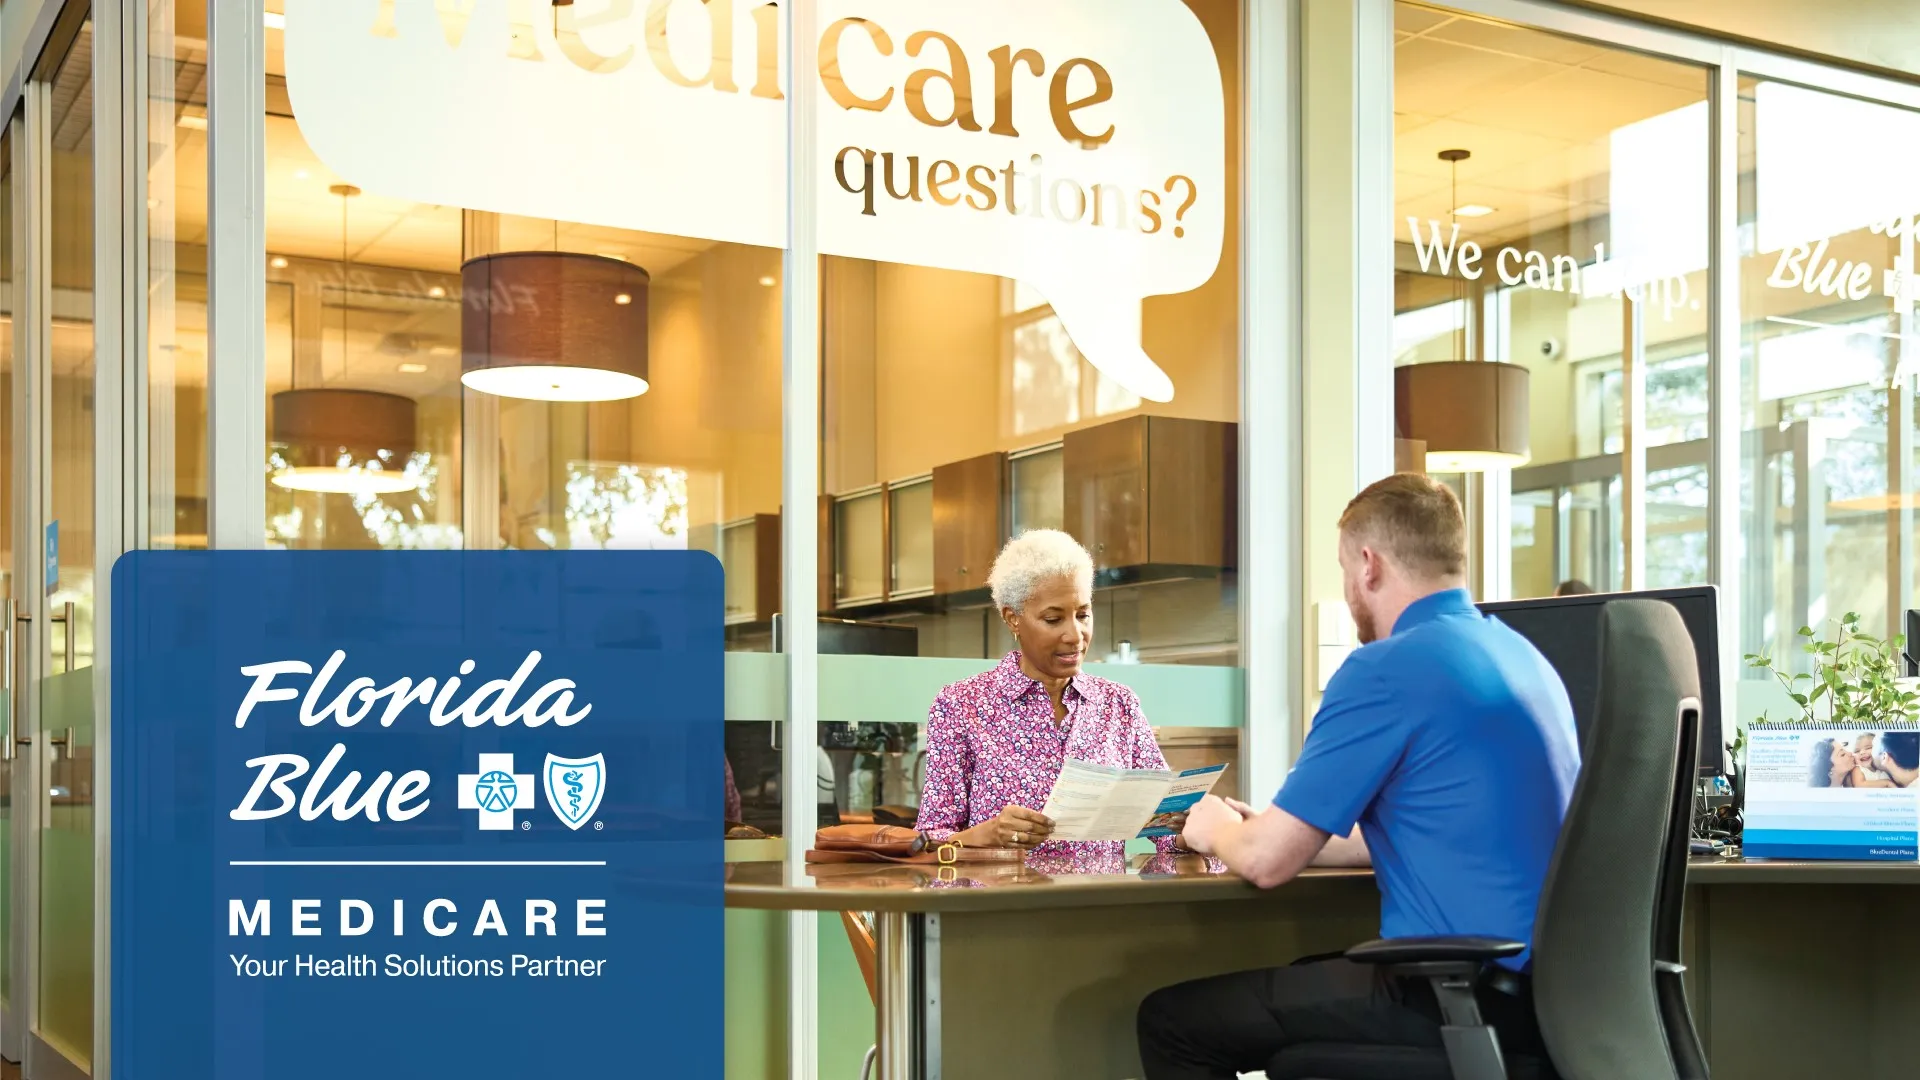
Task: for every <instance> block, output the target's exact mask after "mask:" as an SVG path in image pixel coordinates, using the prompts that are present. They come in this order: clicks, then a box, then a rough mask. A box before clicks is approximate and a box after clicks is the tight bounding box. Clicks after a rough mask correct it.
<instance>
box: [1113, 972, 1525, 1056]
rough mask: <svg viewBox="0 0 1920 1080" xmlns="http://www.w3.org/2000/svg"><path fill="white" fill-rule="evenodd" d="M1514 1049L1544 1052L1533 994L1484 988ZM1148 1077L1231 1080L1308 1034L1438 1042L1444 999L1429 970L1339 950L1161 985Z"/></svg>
mask: <svg viewBox="0 0 1920 1080" xmlns="http://www.w3.org/2000/svg"><path fill="white" fill-rule="evenodd" d="M1477 996H1478V998H1479V1002H1480V1015H1481V1017H1482V1019H1484V1020H1485V1021H1486V1022H1488V1023H1490V1024H1492V1025H1493V1026H1494V1028H1495V1030H1496V1031H1498V1032H1499V1035H1500V1045H1501V1047H1502V1049H1503V1050H1504V1051H1505V1052H1507V1053H1508V1054H1532V1055H1541V1043H1540V1028H1539V1024H1538V1022H1537V1021H1536V1020H1535V1019H1534V1015H1533V1006H1532V1001H1531V999H1530V998H1529V997H1527V996H1524V995H1523V996H1515V995H1512V994H1507V993H1504V992H1501V991H1498V990H1493V989H1482V990H1480V991H1479V993H1478V995H1477ZM1138 1029H1139V1038H1140V1061H1141V1064H1142V1065H1143V1066H1145V1069H1146V1080H1234V1077H1235V1076H1236V1075H1237V1074H1239V1073H1243V1072H1257V1071H1259V1070H1261V1069H1264V1068H1266V1065H1267V1062H1268V1061H1269V1060H1270V1059H1272V1057H1273V1056H1274V1055H1275V1054H1277V1053H1279V1052H1280V1051H1281V1050H1284V1049H1286V1048H1287V1047H1290V1046H1296V1045H1299V1044H1301V1043H1314V1042H1337V1043H1369V1044H1374V1045H1381V1046H1418V1047H1432V1048H1436V1049H1437V1048H1439V1047H1440V1046H1441V1041H1440V1006H1439V1003H1438V1002H1437V1001H1435V1000H1434V996H1433V988H1432V986H1431V985H1430V984H1428V983H1427V981H1426V980H1424V979H1400V978H1396V977H1394V976H1390V975H1387V974H1384V973H1383V972H1382V971H1381V970H1380V969H1379V968H1378V967H1375V966H1373V965H1370V964H1356V963H1354V962H1353V961H1351V960H1347V959H1344V958H1342V957H1340V956H1338V955H1335V956H1331V957H1308V958H1306V959H1303V960H1300V961H1297V962H1295V963H1294V964H1293V965H1292V966H1291V967H1282V968H1266V969H1263V970H1259V971H1242V972H1239V973H1237V974H1234V975H1219V976H1215V977H1213V978H1210V979H1198V980H1195V981H1193V982H1188V983H1181V984H1179V985H1178V986H1169V987H1167V988H1165V989H1163V990H1156V991H1154V992H1153V993H1152V994H1150V995H1148V997H1147V999H1146V1000H1145V1001H1143V1002H1141V1004H1140V1014H1139V1020H1138Z"/></svg>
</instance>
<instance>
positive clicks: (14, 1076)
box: [0, 1060, 20, 1080]
mask: <svg viewBox="0 0 1920 1080" xmlns="http://www.w3.org/2000/svg"><path fill="white" fill-rule="evenodd" d="M0 1080H20V1066H19V1065H18V1064H16V1063H14V1062H11V1061H4V1060H0Z"/></svg>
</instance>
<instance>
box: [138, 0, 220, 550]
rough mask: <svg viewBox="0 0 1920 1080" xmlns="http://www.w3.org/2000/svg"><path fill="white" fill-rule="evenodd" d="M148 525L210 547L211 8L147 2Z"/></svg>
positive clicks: (153, 531)
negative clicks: (208, 229)
mask: <svg viewBox="0 0 1920 1080" xmlns="http://www.w3.org/2000/svg"><path fill="white" fill-rule="evenodd" d="M146 49H147V88H146V95H147V98H146V108H147V147H148V151H147V157H146V160H145V162H144V163H143V164H144V165H145V169H146V187H147V201H146V218H147V233H146V250H147V280H146V314H147V333H146V341H147V402H148V407H147V425H148V426H147V485H148V497H147V525H146V532H147V537H148V541H149V543H150V545H151V546H152V547H154V548H159V549H167V548H183V549H186V548H204V547H206V546H207V478H208V472H207V5H206V0H147V41H146Z"/></svg>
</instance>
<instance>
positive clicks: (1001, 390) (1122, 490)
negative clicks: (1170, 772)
mask: <svg viewBox="0 0 1920 1080" xmlns="http://www.w3.org/2000/svg"><path fill="white" fill-rule="evenodd" d="M1187 7H1188V9H1189V10H1190V11H1191V12H1192V14H1193V15H1194V16H1195V17H1196V18H1197V19H1198V20H1199V22H1200V24H1202V25H1203V26H1204V28H1205V31H1206V34H1207V36H1208V38H1209V40H1210V41H1211V43H1212V46H1213V53H1214V57H1213V59H1214V61H1215V62H1216V63H1217V65H1218V67H1219V71H1220V76H1221V83H1220V89H1221V93H1222V94H1223V95H1224V102H1225V110H1224V117H1223V118H1224V132H1223V134H1224V138H1225V143H1226V147H1227V149H1226V157H1227V161H1228V163H1229V168H1228V169H1227V172H1226V175H1227V177H1229V179H1228V180H1227V181H1226V185H1225V190H1224V191H1222V192H1219V193H1215V192H1205V193H1204V197H1205V198H1207V199H1209V200H1211V199H1212V198H1214V197H1215V196H1216V194H1218V195H1219V196H1222V197H1223V202H1222V203H1221V205H1222V206H1224V207H1226V208H1227V209H1226V212H1225V215H1226V221H1225V236H1226V237H1227V240H1226V245H1225V249H1224V250H1223V252H1222V254H1221V256H1220V258H1219V262H1218V265H1217V267H1215V268H1214V269H1213V271H1212V274H1211V276H1210V279H1208V280H1206V281H1205V283H1204V284H1202V285H1200V286H1199V287H1198V288H1194V289H1191V290H1190V291H1186V292H1182V293H1178V294H1175V295H1168V296H1149V297H1147V298H1146V300H1145V301H1144V303H1143V304H1142V305H1141V309H1140V314H1139V324H1138V332H1137V333H1131V331H1130V334H1129V338H1128V341H1129V343H1130V344H1131V345H1134V346H1137V347H1139V348H1141V349H1144V351H1145V352H1146V353H1147V355H1148V356H1150V357H1151V358H1152V360H1153V361H1154V362H1155V363H1156V364H1157V365H1158V366H1160V367H1161V368H1162V369H1163V370H1164V371H1165V373H1166V375H1167V377H1168V378H1170V379H1171V382H1172V398H1171V400H1170V401H1156V400H1151V399H1150V398H1149V396H1147V394H1144V393H1142V390H1143V389H1148V388H1147V387H1144V386H1142V385H1141V384H1140V383H1139V382H1138V380H1137V379H1134V380H1132V381H1131V382H1130V378H1131V377H1130V375H1129V374H1128V371H1127V370H1126V369H1125V368H1124V367H1123V366H1121V365H1119V364H1117V363H1116V362H1115V359H1114V356H1113V350H1111V349H1106V348H1103V343H1101V342H1090V341H1088V340H1086V339H1084V338H1082V337H1076V325H1075V323H1074V320H1073V319H1072V318H1071V317H1070V314H1071V313H1070V312H1069V311H1068V310H1067V309H1066V307H1065V304H1064V303H1056V302H1064V301H1067V300H1072V299H1074V298H1072V297H1051V296H1048V295H1047V290H1046V289H1045V288H1044V287H1043V286H1042V284H1041V283H1040V281H1039V280H1038V277H1037V275H1036V280H1023V279H1022V278H1021V277H1019V276H1018V275H1011V276H996V275H993V274H986V273H976V272H966V271H962V270H956V269H944V268H940V267H939V266H938V265H937V264H938V262H939V261H940V258H941V254H942V253H939V252H935V253H930V254H929V255H928V262H929V263H933V264H935V265H910V264H906V263H900V262H886V261H867V260H856V259H845V258H832V257H830V258H827V259H824V260H823V267H822V270H823V273H822V281H823V289H822V292H823V295H822V310H823V338H824V347H823V354H822V370H821V414H822V416H823V418H824V426H823V436H822V437H823V440H824V445H823V451H824V452H823V456H822V461H821V472H820V478H821V491H822V492H823V496H824V498H825V499H826V500H827V501H828V503H829V509H828V511H827V512H826V513H825V514H824V515H823V521H824V522H825V528H824V529H823V532H822V536H821V558H822V561H823V563H824V564H825V565H827V566H830V567H832V568H833V573H832V587H831V588H830V589H829V588H824V587H823V612H822V614H823V616H825V618H824V619H823V621H822V624H821V636H820V650H821V653H822V654H823V655H822V656H821V660H820V664H821V679H820V685H821V688H822V690H821V700H820V721H821V739H822V745H823V748H824V752H825V755H826V758H827V759H828V760H827V761H826V762H824V763H823V765H822V773H823V790H822V800H823V804H822V814H821V817H822V820H823V821H834V820H846V821H858V820H891V818H888V817H886V815H889V814H891V815H899V816H901V817H903V818H904V819H905V820H908V821H910V820H911V816H912V814H913V813H914V810H915V808H916V806H917V804H918V801H919V795H920V790H919V788H920V777H919V767H920V764H921V761H922V759H923V758H924V754H922V753H921V749H922V747H921V743H920V733H921V727H922V725H923V724H924V721H925V720H926V716H927V710H928V707H929V706H930V705H931V703H932V701H933V698H934V695H935V694H936V693H937V692H938V691H939V689H940V687H941V686H942V685H944V684H946V683H950V682H953V681H956V680H958V679H960V678H963V677H966V676H970V675H973V674H975V673H977V672H979V671H982V670H984V669H985V668H987V667H988V666H990V665H992V664H993V663H995V662H997V661H998V660H999V659H1000V658H1001V657H1002V656H1003V655H1004V654H1005V653H1007V652H1008V651H1009V650H1010V649H1012V648H1013V647H1014V641H1013V639H1012V637H1011V636H1010V635H1009V634H1008V632H1007V630H1006V628H1005V626H1004V625H1003V623H1002V621H1001V619H1000V617H999V614H998V612H997V610H996V609H995V607H994V605H993V602H992V600H991V598H990V596H989V594H988V590H987V588H986V585H987V575H988V571H989V570H990V568H991V566H992V562H993V558H994V556H995V555H996V554H997V553H998V551H999V549H1000V547H1001V545H1002V544H1003V543H1005V542H1006V541H1007V540H1008V539H1009V538H1011V537H1013V536H1016V535H1018V534H1019V533H1021V532H1024V531H1026V530H1028V529H1033V528H1057V529H1064V530H1065V531H1067V532H1068V533H1070V534H1071V535H1073V536H1074V537H1075V538H1076V539H1078V540H1079V541H1080V542H1081V543H1083V544H1084V545H1085V546H1086V547H1087V548H1088V549H1089V551H1090V552H1092V554H1093V556H1094V560H1095V563H1096V566H1097V568H1098V574H1097V577H1096V587H1095V592H1094V603H1093V627H1094V630H1093V635H1094V636H1093V643H1092V647H1091V649H1090V651H1089V653H1088V657H1087V659H1088V661H1089V662H1090V667H1089V670H1090V671H1092V672H1093V673H1095V674H1099V675H1102V676H1105V677H1108V678H1113V679H1116V680H1118V681H1120V682H1122V683H1126V684H1128V685H1130V686H1132V687H1134V688H1135V690H1136V691H1137V692H1138V693H1140V695H1141V697H1142V699H1143V701H1144V702H1145V704H1146V706H1147V711H1148V719H1149V721H1150V722H1151V723H1154V724H1156V725H1165V726H1167V727H1170V728H1179V729H1183V730H1196V729H1197V727H1198V726H1199V725H1213V726H1215V727H1216V728H1220V729H1227V730H1224V731H1221V732H1219V734H1218V735H1216V736H1214V737H1213V738H1214V742H1215V743H1221V740H1222V739H1224V740H1225V742H1224V743H1221V745H1218V746H1214V745H1212V744H1206V740H1205V739H1204V738H1202V739H1197V740H1196V745H1201V744H1205V745H1203V746H1202V748H1201V749H1197V750H1195V751H1194V752H1195V753H1197V754H1200V755H1203V756H1204V755H1208V754H1212V755H1215V756H1213V757H1210V758H1209V760H1219V756H1220V755H1230V756H1235V757H1237V754H1238V750H1237V746H1238V739H1237V733H1236V732H1233V731H1232V730H1231V728H1233V727H1237V726H1238V724H1239V723H1240V718H1239V716H1238V715H1237V713H1235V712H1234V711H1233V707H1232V703H1233V702H1235V701H1237V700H1238V697H1237V690H1236V688H1237V687H1238V685H1239V679H1240V670H1239V666H1240V665H1241V664H1242V662H1243V661H1242V657H1241V655H1240V649H1239V601H1238V598H1237V588H1236V568H1237V565H1238V557H1239V556H1238V553H1237V551H1236V550H1235V547H1236V541H1237V521H1238V502H1239V494H1238V480H1237V471H1236V462H1235V460H1234V452H1233V448H1234V447H1235V446H1236V445H1237V441H1238V434H1237V432H1238V425H1239V423H1240V419H1241V412H1240V400H1239V389H1238V388H1239V381H1240V380H1239V359H1238V352H1239V348H1238V315H1239V300H1238V295H1237V293H1238V287H1239V286H1238V271H1237V255H1236V253H1235V239H1234V238H1235V235H1236V232H1237V229H1238V223H1237V220H1236V216H1237V215H1236V211H1235V209H1234V208H1235V207H1236V206H1237V194H1236V187H1237V185H1236V182H1235V179H1233V178H1234V177H1235V173H1234V171H1233V168H1232V167H1231V162H1232V161H1233V160H1235V159H1236V157H1237V155H1238V146H1237V142H1238V131H1239V127H1238V119H1237V110H1238V96H1239V95H1238V77H1237V71H1238V59H1239V13H1238V5H1236V4H1234V3H1230V2H1226V0H1188V2H1187ZM851 40H852V37H851V35H850V36H849V37H848V41H851ZM1080 47H1083V48H1089V49H1091V48H1093V46H1092V45H1086V46H1080ZM851 48H852V46H851V45H843V46H842V49H843V51H850V50H851ZM1046 55H1047V56H1048V58H1049V59H1051V58H1052V57H1053V52H1052V50H1048V51H1047V53H1046ZM1088 55H1090V56H1093V57H1095V58H1096V59H1098V58H1099V56H1100V54H1099V53H1098V52H1092V53H1089V54H1088ZM1074 63H1077V64H1085V63H1087V62H1086V61H1074ZM865 77H867V78H869V79H871V78H872V77H873V76H865ZM982 77H984V76H982V75H980V74H976V75H975V78H976V80H977V79H979V78H982ZM850 81H851V80H850ZM1089 81H1090V82H1091V80H1089ZM942 85H943V84H942V83H941V82H940V81H938V80H936V81H933V82H931V83H929V84H927V86H926V90H925V92H926V99H925V104H924V106H922V107H923V108H924V109H925V110H927V111H929V112H930V113H931V114H932V115H933V116H935V117H939V116H945V115H948V113H949V112H950V111H951V110H953V109H954V108H956V107H963V108H964V107H966V103H965V102H961V103H959V105H958V106H956V104H955V102H954V100H953V97H952V94H951V93H950V92H948V91H947V90H942V89H940V87H941V86H942ZM945 85H948V86H950V85H951V84H950V83H948V84H945ZM976 85H977V83H976ZM1036 86H1037V84H1036ZM1026 92H1027V88H1025V87H1022V88H1021V89H1020V91H1019V93H1020V95H1022V96H1020V97H1018V98H1017V100H1016V101H1015V102H1014V103H1013V105H1014V108H1015V109H1016V110H1019V109H1024V108H1026V107H1027V106H1028V100H1027V98H1026V97H1025V96H1024V95H1025V94H1026ZM1033 92H1034V94H1035V95H1037V97H1036V98H1035V100H1034V106H1035V109H1036V114H1039V110H1041V109H1044V107H1045V105H1046V101H1045V94H1044V92H1043V88H1040V89H1035V90H1034V91H1033ZM1057 93H1058V91H1056V94H1057ZM936 99H938V100H936ZM1196 104H1198V103H1196ZM973 107H976V108H981V109H984V108H986V106H985V105H984V104H980V99H978V98H976V99H975V104H974V106H973ZM1109 112H1110V114H1111V115H1109V114H1104V113H1100V112H1099V110H1096V109H1089V111H1088V113H1087V115H1088V116H1089V117H1096V118H1098V123H1097V124H1096V123H1094V122H1093V120H1088V121H1087V123H1088V124H1089V125H1090V126H1093V127H1098V126H1100V125H1103V124H1106V123H1107V122H1109V121H1110V120H1112V119H1113V118H1115V117H1121V118H1124V115H1125V114H1124V113H1120V112H1112V111H1111V109H1109ZM982 122H983V124H984V122H985V115H984V113H983V114H982ZM988 141H989V143H991V139H989V140H988ZM956 145H957V144H956ZM1062 152H1063V153H1072V154H1074V157H1073V159H1072V161H1071V165H1070V169H1071V175H1073V176H1075V177H1080V178H1083V179H1084V178H1087V177H1100V176H1104V175H1111V174H1113V173H1114V172H1115V171H1119V172H1122V173H1123V172H1124V169H1125V167H1126V166H1125V162H1124V160H1122V159H1120V158H1118V157H1116V156H1115V155H1116V151H1115V150H1114V149H1109V148H1106V147H1103V146H1102V145H1100V144H1099V143H1098V142H1095V143H1092V144H1087V145H1083V146H1081V147H1078V148H1075V149H1073V150H1067V151H1062ZM1002 156H1003V157H1004V156H1005V155H1004V154H1003V155H1002ZM1025 156H1026V155H1025V151H1024V150H1023V151H1022V153H1021V155H1020V158H1021V162H1022V164H1020V166H1019V168H1018V169H1017V170H1009V171H1010V172H1013V173H1015V174H1016V175H1014V176H1012V177H997V179H996V187H995V188H994V192H995V194H996V197H997V198H998V197H1004V198H1008V199H1012V200H1016V201H1017V203H1018V204H1020V207H1021V211H1022V212H1027V211H1028V210H1029V209H1031V212H1032V213H1035V214H1038V213H1041V212H1042V211H1041V210H1040V209H1032V208H1031V207H1030V205H1029V204H1028V198H1029V192H1028V174H1027V167H1026V165H1025V164H1024V161H1025ZM909 160H913V159H909ZM1054 160H1055V158H1054V155H1053V154H1052V153H1049V154H1048V155H1046V161H1047V165H1046V168H1047V169H1049V170H1052V169H1054V168H1055V167H1056V166H1055V165H1054ZM1035 161H1036V168H1037V167H1038V164H1037V163H1038V161H1039V159H1038V158H1037V157H1036V159H1035ZM892 168H894V165H893V164H887V163H882V164H881V165H876V173H875V176H874V178H873V180H872V181H871V182H872V183H874V184H876V185H878V184H880V183H882V182H891V183H892V184H893V185H894V187H893V188H891V189H889V192H890V194H893V195H894V196H895V197H901V196H900V195H899V192H900V191H902V190H906V186H905V185H906V182H905V180H904V179H903V178H901V177H898V176H895V175H894V174H893V173H891V172H888V171H886V170H889V169H892ZM996 168H997V166H996ZM930 175H931V174H930ZM1047 175H1048V177H1049V180H1048V181H1047V182H1049V183H1052V184H1053V185H1054V186H1053V187H1052V188H1051V195H1050V196H1048V195H1045V194H1044V192H1042V189H1041V188H1040V187H1039V186H1038V184H1039V182H1038V181H1035V185H1036V186H1035V187H1034V188H1033V190H1034V191H1035V192H1041V194H1039V195H1036V196H1035V197H1036V198H1042V197H1048V198H1051V199H1053V200H1054V201H1053V202H1051V203H1046V204H1045V205H1046V206H1047V207H1051V211H1050V212H1052V213H1053V214H1054V215H1055V216H1056V217H1059V216H1060V211H1061V209H1062V207H1063V206H1064V207H1065V209H1066V210H1067V211H1071V210H1072V209H1074V207H1073V205H1072V204H1073V203H1074V200H1075V196H1074V195H1073V194H1072V193H1071V191H1070V190H1068V189H1067V188H1066V187H1063V186H1061V185H1062V184H1066V185H1070V184H1071V181H1061V180H1055V179H1051V178H1052V177H1054V176H1055V175H1056V174H1055V173H1053V172H1052V171H1049V172H1048V174H1047ZM1001 181H1004V183H1005V185H1006V186H1005V188H1004V190H1002V189H1001V188H1000V187H998V186H997V185H998V184H999V183H1000V182H1001ZM1063 192H1064V194H1063ZM835 194H838V192H837V191H836V192H835ZM908 197H911V196H908ZM1093 197H1094V198H1101V196H1097V195H1096V196H1093ZM1103 207H1104V212H1105V213H1108V214H1112V213H1113V212H1114V210H1113V204H1112V202H1111V200H1109V201H1108V202H1107V203H1105V204H1103ZM976 209H977V208H976ZM1123 210H1124V212H1136V211H1135V209H1134V208H1133V207H1131V206H1129V207H1126V208H1123ZM1082 227H1084V225H1083V226H1082ZM1009 254H1011V253H1009ZM1007 261H1008V263H1009V264H1017V263H1019V261H1020V260H1018V259H1012V258H1009V259H1008V260H1007ZM1030 261H1034V262H1035V265H1036V267H1037V266H1038V265H1039V264H1040V262H1041V260H1030ZM1080 325H1081V326H1082V327H1084V325H1085V324H1084V323H1082V324H1080ZM1081 332H1084V331H1081ZM929 476H930V477H931V481H930V482H929V481H928V480H927V477H929ZM1176 703H1178V704H1180V705H1183V706H1186V707H1184V708H1176V707H1175V704H1176ZM1156 706H1158V707H1156ZM1181 737H1182V736H1181V735H1180V733H1179V732H1176V733H1174V734H1173V735H1171V736H1167V737H1164V738H1163V742H1166V743H1168V745H1169V746H1171V745H1172V744H1173V743H1175V742H1177V741H1178V740H1179V738H1181ZM1169 752H1170V753H1172V752H1173V751H1171V750H1170V751H1169ZM829 783H830V784H831V787H827V786H824V785H826V784H829ZM828 799H831V800H832V803H831V804H829V803H828V802H826V800H828ZM856 1060H857V1059H856Z"/></svg>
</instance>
